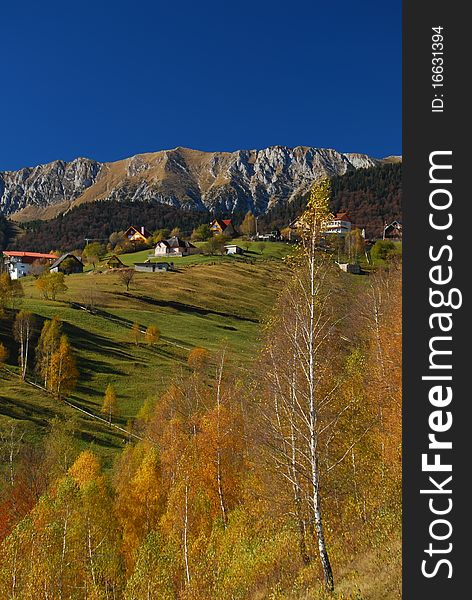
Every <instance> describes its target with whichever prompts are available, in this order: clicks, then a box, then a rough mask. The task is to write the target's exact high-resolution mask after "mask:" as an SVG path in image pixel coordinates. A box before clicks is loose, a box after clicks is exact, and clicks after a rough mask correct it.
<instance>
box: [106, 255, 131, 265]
mask: <svg viewBox="0 0 472 600" xmlns="http://www.w3.org/2000/svg"><path fill="white" fill-rule="evenodd" d="M105 264H106V266H107V267H108V268H109V269H122V268H123V267H125V266H126V265H125V264H124V262H122V261H121V260H120V259H119V258H118V256H116V254H112V255H111V256H110V258H109V259H108V260H107V262H106V263H105Z"/></svg>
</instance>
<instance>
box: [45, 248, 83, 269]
mask: <svg viewBox="0 0 472 600" xmlns="http://www.w3.org/2000/svg"><path fill="white" fill-rule="evenodd" d="M49 270H50V271H51V272H52V273H64V275H70V274H71V273H82V272H83V270H84V263H83V262H82V261H81V260H80V258H79V257H78V256H76V255H75V254H72V253H71V252H68V253H67V254H63V255H62V256H61V257H60V258H58V259H57V260H56V261H55V262H53V263H52V265H51V266H50V267H49Z"/></svg>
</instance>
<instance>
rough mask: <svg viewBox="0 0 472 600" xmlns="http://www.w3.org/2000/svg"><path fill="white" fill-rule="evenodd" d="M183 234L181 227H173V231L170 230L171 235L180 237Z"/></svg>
mask: <svg viewBox="0 0 472 600" xmlns="http://www.w3.org/2000/svg"><path fill="white" fill-rule="evenodd" d="M181 235H182V232H181V231H180V227H174V228H173V229H172V231H171V232H170V237H174V236H175V237H179V236H181Z"/></svg>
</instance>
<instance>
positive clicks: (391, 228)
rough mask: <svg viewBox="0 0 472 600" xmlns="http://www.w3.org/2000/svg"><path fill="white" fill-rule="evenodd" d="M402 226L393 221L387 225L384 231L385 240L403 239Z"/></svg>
mask: <svg viewBox="0 0 472 600" xmlns="http://www.w3.org/2000/svg"><path fill="white" fill-rule="evenodd" d="M402 229H403V228H402V224H401V223H399V222H398V221H393V222H392V223H390V224H389V225H385V227H384V230H383V239H384V240H395V241H399V240H401V239H402Z"/></svg>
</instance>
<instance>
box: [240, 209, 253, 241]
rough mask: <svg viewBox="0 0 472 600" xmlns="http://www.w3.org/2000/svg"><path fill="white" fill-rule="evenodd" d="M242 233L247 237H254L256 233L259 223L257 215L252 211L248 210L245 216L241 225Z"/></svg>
mask: <svg viewBox="0 0 472 600" xmlns="http://www.w3.org/2000/svg"><path fill="white" fill-rule="evenodd" d="M240 230H241V233H242V234H243V235H245V236H246V237H253V236H255V235H256V230H257V223H256V217H255V216H254V215H253V214H252V212H251V211H248V212H247V213H246V215H245V217H244V220H243V222H242V223H241V226H240Z"/></svg>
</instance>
